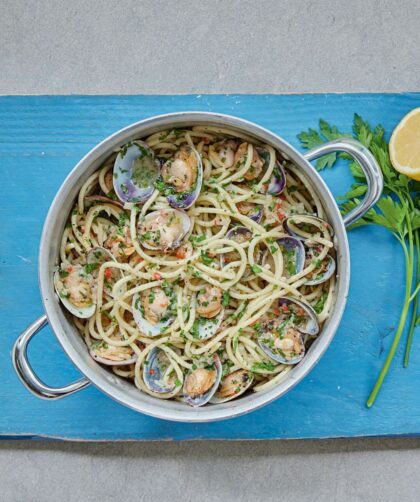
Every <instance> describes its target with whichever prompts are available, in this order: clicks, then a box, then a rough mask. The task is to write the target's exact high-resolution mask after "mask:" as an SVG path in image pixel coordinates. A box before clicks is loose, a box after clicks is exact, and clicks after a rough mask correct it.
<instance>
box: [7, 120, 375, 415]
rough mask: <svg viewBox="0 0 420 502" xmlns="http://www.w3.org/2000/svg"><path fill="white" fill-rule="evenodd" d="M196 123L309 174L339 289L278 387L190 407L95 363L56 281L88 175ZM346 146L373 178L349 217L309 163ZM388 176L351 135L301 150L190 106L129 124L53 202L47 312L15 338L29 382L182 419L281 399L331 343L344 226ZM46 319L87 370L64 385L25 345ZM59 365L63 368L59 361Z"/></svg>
mask: <svg viewBox="0 0 420 502" xmlns="http://www.w3.org/2000/svg"><path fill="white" fill-rule="evenodd" d="M193 125H217V126H227V127H229V128H232V129H234V130H235V129H236V130H238V131H242V132H245V133H246V134H248V135H251V136H253V137H255V138H256V139H257V140H258V141H261V142H266V143H269V144H271V145H272V146H273V147H274V148H276V149H277V150H278V151H279V152H281V154H282V155H283V156H284V157H286V158H288V159H290V160H291V161H292V162H293V163H294V164H296V165H297V166H298V167H299V168H300V169H301V171H302V173H304V174H305V176H306V177H307V179H308V180H309V182H310V183H311V184H312V186H313V188H314V190H315V191H316V192H317V194H318V195H319V197H320V199H321V201H322V202H323V205H324V208H325V211H326V214H327V219H328V221H329V222H330V223H331V224H332V226H333V228H334V231H335V239H336V248H337V297H336V301H335V305H334V309H333V312H332V315H331V317H330V318H329V319H328V321H327V322H326V324H325V325H324V328H323V330H322V333H321V335H320V336H319V337H318V339H317V340H316V341H315V342H314V343H313V344H312V346H311V347H310V349H309V351H308V353H307V355H306V356H305V358H304V359H303V361H302V362H301V363H299V364H298V365H297V366H296V367H294V368H293V370H292V371H290V372H289V373H288V374H287V375H286V377H285V379H284V380H283V381H282V382H281V383H280V384H279V385H277V386H276V387H275V388H273V389H271V390H268V391H266V392H261V393H251V394H249V395H246V396H245V397H242V398H239V399H237V400H233V401H230V402H227V403H223V404H219V405H211V406H205V407H202V408H198V409H197V408H192V407H189V406H188V405H186V404H184V403H181V402H176V401H165V400H161V399H155V398H153V397H151V396H149V395H147V394H145V393H142V392H139V390H138V389H137V388H136V387H135V386H134V385H133V384H132V383H130V382H127V381H125V380H124V379H122V378H119V377H117V376H115V375H114V374H113V373H111V372H110V371H109V370H106V369H105V368H103V367H102V366H100V365H99V364H97V363H95V362H94V361H93V360H92V358H91V357H90V356H89V354H88V351H87V347H86V345H85V343H84V341H83V340H82V338H81V337H80V335H79V334H78V332H77V330H76V328H75V327H74V325H73V323H72V321H71V319H70V318H69V316H68V314H67V312H66V311H65V309H64V308H63V307H62V305H61V304H60V301H59V299H58V298H57V295H56V294H55V292H54V286H53V279H52V277H53V274H52V271H53V268H54V266H55V265H56V263H57V262H58V252H59V241H60V236H61V235H62V232H63V230H64V226H65V223H66V219H67V216H68V214H69V213H70V211H71V209H72V206H73V204H74V200H75V199H76V196H77V193H78V192H79V190H80V188H81V186H82V184H83V183H84V182H85V181H86V179H87V178H88V177H89V176H90V175H91V174H92V173H93V172H94V171H95V170H96V169H98V167H99V166H100V165H101V163H102V162H103V161H104V160H105V159H106V158H107V157H108V156H109V155H110V154H111V153H112V151H114V150H115V149H116V148H118V147H120V146H121V145H123V144H124V143H126V142H127V141H129V140H132V139H135V138H142V137H145V136H148V135H150V134H152V133H154V132H156V131H158V130H161V129H166V128H174V127H176V128H183V127H189V126H193ZM336 151H342V152H346V153H348V154H350V155H351V156H352V157H354V158H355V159H356V160H357V161H358V162H359V163H360V165H361V166H362V169H363V171H364V173H365V175H366V178H367V182H368V187H369V188H368V191H367V194H366V196H365V198H364V200H363V201H362V202H361V204H360V206H358V207H356V208H355V209H354V210H353V211H352V212H351V213H350V214H348V215H347V216H346V217H345V218H344V219H343V218H342V217H341V215H340V212H339V209H338V207H337V204H336V202H335V200H334V198H333V196H332V195H331V192H330V191H329V189H328V187H327V186H326V184H325V183H324V181H323V180H322V178H321V177H320V176H319V174H318V173H317V172H316V170H315V169H314V168H313V166H312V165H311V164H310V161H312V160H314V159H316V158H318V157H320V156H322V155H324V154H328V153H331V152H336ZM382 187H383V180H382V175H381V171H380V169H379V166H378V165H377V163H376V161H375V159H374V158H373V156H372V155H371V153H370V152H369V151H368V150H367V149H366V148H365V147H364V146H363V145H362V144H360V143H358V142H357V141H354V140H350V139H345V138H343V139H339V140H336V141H332V142H330V143H327V144H325V145H322V146H319V147H317V148H315V149H313V150H311V151H309V152H308V153H306V154H305V155H302V154H301V153H299V152H298V151H297V150H295V149H294V148H293V147H292V146H290V145H289V144H288V143H287V142H286V141H284V140H283V139H282V138H280V137H279V136H277V135H275V134H273V133H272V132H270V131H268V130H266V129H264V128H262V127H260V126H258V125H256V124H253V123H251V122H248V121H246V120H242V119H239V118H236V117H231V116H228V115H221V114H217V113H206V112H185V113H170V114H167V115H160V116H157V117H152V118H149V119H146V120H142V121H140V122H137V123H135V124H133V125H130V126H128V127H126V128H124V129H122V130H120V131H118V132H116V133H115V134H113V135H112V136H110V137H109V138H107V139H105V140H104V141H102V143H100V144H99V145H97V146H96V147H95V148H93V150H91V151H90V152H89V153H88V154H87V155H86V156H85V157H84V158H83V159H82V160H81V161H80V162H79V163H78V164H77V166H76V167H75V168H74V169H73V170H72V171H71V173H70V174H69V175H68V176H67V178H66V180H65V181H64V183H63V184H62V186H61V188H60V190H59V191H58V193H57V195H56V197H55V198H54V201H53V203H52V204H51V207H50V210H49V213H48V216H47V219H46V221H45V224H44V229H43V233H42V238H41V246H40V252H39V284H40V289H41V295H42V300H43V303H44V308H45V315H43V316H42V317H40V318H39V319H37V320H36V321H35V322H34V323H32V324H31V325H30V326H29V327H28V328H27V329H26V330H25V331H24V332H23V333H22V334H21V335H20V336H19V338H18V339H17V341H16V343H15V345H14V349H13V354H12V357H13V363H14V366H15V369H16V371H17V373H18V375H19V377H20V378H21V380H22V382H23V383H24V384H25V385H26V387H27V388H28V389H29V390H30V391H31V392H32V393H34V394H35V395H36V396H38V397H41V398H44V399H58V398H61V397H65V396H68V395H69V394H72V393H74V392H77V391H79V390H81V389H83V388H85V387H86V386H88V385H90V384H93V385H95V386H96V387H97V388H98V389H100V390H101V391H102V392H104V393H105V394H107V395H108V396H110V397H111V398H113V399H115V400H116V401H118V402H120V403H121V404H124V405H125V406H128V407H129V408H132V409H134V410H136V411H139V412H142V413H146V414H148V415H152V416H154V417H159V418H163V419H166V420H176V421H184V422H210V421H215V420H222V419H226V418H231V417H235V416H237V415H241V414H243V413H247V412H249V411H252V410H255V409H257V408H260V407H261V406H264V405H266V404H267V403H269V402H271V401H273V400H274V399H277V398H278V397H280V396H282V395H283V394H285V393H286V392H288V391H289V390H290V389H291V388H292V387H294V386H295V385H296V384H297V383H298V382H300V381H301V380H302V379H303V378H304V377H305V376H306V375H307V374H308V373H309V371H310V370H311V369H312V368H313V367H314V366H315V365H316V363H317V362H318V361H319V359H320V358H321V356H322V355H323V354H324V352H325V351H326V349H327V347H328V345H329V344H330V343H331V340H332V339H333V337H334V335H335V333H336V331H337V328H338V326H339V324H340V320H341V316H342V314H343V311H344V308H345V305H346V301H347V294H348V289H349V280H350V257H349V246H348V241H347V234H346V229H345V227H346V226H347V225H350V224H351V223H353V222H355V221H356V220H357V219H358V218H360V217H361V216H363V215H364V214H365V212H366V211H367V210H368V209H369V208H370V207H372V205H373V204H375V202H376V201H377V200H378V199H379V197H380V194H381V191H382ZM47 322H48V323H49V324H50V325H51V328H52V330H53V331H54V333H55V336H56V337H57V339H58V341H59V342H60V344H61V346H62V348H63V350H64V351H65V353H66V354H67V355H68V357H69V358H70V359H71V360H72V361H73V363H74V364H75V365H76V366H77V368H78V369H79V370H80V372H81V373H82V374H83V378H81V379H80V380H78V381H77V382H73V383H71V384H70V385H67V386H65V387H50V386H49V385H46V384H44V383H43V382H42V381H41V380H40V379H39V378H38V377H37V375H36V374H35V373H34V371H33V370H32V368H31V365H30V364H29V361H28V359H27V346H28V343H29V342H30V340H31V338H32V337H33V336H34V335H35V334H36V333H38V332H39V331H40V330H41V328H42V327H44V326H45V325H46V324H47ZM57 371H60V370H59V368H57Z"/></svg>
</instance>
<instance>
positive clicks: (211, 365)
mask: <svg viewBox="0 0 420 502" xmlns="http://www.w3.org/2000/svg"><path fill="white" fill-rule="evenodd" d="M221 378H222V364H221V362H220V359H219V356H218V355H217V354H213V355H212V356H211V358H209V359H202V360H200V361H197V362H196V364H195V368H194V369H192V370H191V371H190V372H189V373H188V374H187V376H186V377H185V379H184V386H183V392H184V397H185V400H186V402H187V403H188V404H189V405H190V406H194V407H198V406H203V405H204V404H206V403H208V402H209V401H210V399H211V398H212V397H213V395H214V393H215V392H216V390H217V388H218V387H219V384H220V380H221Z"/></svg>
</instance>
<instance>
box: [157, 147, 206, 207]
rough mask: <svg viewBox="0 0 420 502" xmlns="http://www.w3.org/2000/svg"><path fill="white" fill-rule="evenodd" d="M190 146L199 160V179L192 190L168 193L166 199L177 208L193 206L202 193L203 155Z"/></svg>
mask: <svg viewBox="0 0 420 502" xmlns="http://www.w3.org/2000/svg"><path fill="white" fill-rule="evenodd" d="M184 148H185V147H184ZM188 148H189V150H190V151H192V152H193V154H194V156H195V159H196V162H197V179H196V182H195V183H194V186H193V187H192V189H191V190H189V191H187V192H179V193H176V194H168V195H166V199H167V201H168V202H169V204H170V206H172V207H174V208H176V209H188V208H189V207H191V206H192V205H193V204H194V202H195V201H196V200H197V198H198V196H199V195H200V192H201V187H202V184H203V163H202V160H201V156H200V154H199V153H198V152H197V150H196V149H195V148H191V147H188Z"/></svg>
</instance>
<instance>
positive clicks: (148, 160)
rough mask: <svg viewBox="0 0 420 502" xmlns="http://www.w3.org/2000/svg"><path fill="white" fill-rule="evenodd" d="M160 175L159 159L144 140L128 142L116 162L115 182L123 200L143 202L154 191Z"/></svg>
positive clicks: (116, 190)
mask: <svg viewBox="0 0 420 502" xmlns="http://www.w3.org/2000/svg"><path fill="white" fill-rule="evenodd" d="M158 176H159V161H158V160H157V159H156V158H155V154H154V152H153V150H152V149H151V148H150V147H149V146H148V145H147V144H146V143H144V142H143V141H134V142H130V143H127V144H126V145H124V146H123V147H122V148H121V151H120V153H119V154H118V155H117V158H116V159H115V163H114V175H113V183H114V190H115V193H116V195H117V197H118V198H119V199H120V200H121V201H122V202H123V203H125V202H131V203H143V202H145V201H146V200H147V199H148V198H149V197H150V196H151V195H152V193H153V191H154V183H155V181H156V180H157V178H158Z"/></svg>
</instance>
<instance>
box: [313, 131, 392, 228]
mask: <svg viewBox="0 0 420 502" xmlns="http://www.w3.org/2000/svg"><path fill="white" fill-rule="evenodd" d="M334 152H345V153H348V154H349V155H351V156H352V157H353V158H354V160H355V161H356V162H358V163H359V164H360V167H361V168H362V170H363V173H364V175H365V176H366V181H367V185H368V189H367V192H366V195H365V198H364V199H363V200H362V202H361V203H360V205H359V206H357V207H355V208H354V209H353V210H352V211H350V213H348V214H346V216H344V218H343V220H344V225H345V226H346V227H348V226H350V225H351V224H352V223H355V222H356V221H357V220H358V219H359V218H361V217H362V216H363V215H364V214H365V213H367V211H369V209H370V208H371V207H372V206H374V205H375V204H376V203H377V202H378V200H379V198H380V196H381V194H382V190H383V187H384V179H383V176H382V171H381V168H380V167H379V165H378V163H377V161H376V159H375V157H374V156H373V155H372V153H371V152H370V151H369V150H368V149H367V148H366V147H365V146H364V145H362V143H360V142H359V141H356V140H355V139H350V138H349V139H348V138H341V139H336V140H334V141H330V142H329V143H325V144H323V145H319V146H316V147H315V148H312V150H309V152H307V153H305V154H304V157H305V159H306V160H309V161H311V160H315V159H317V158H318V157H322V156H323V155H327V154H328V153H334Z"/></svg>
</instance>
